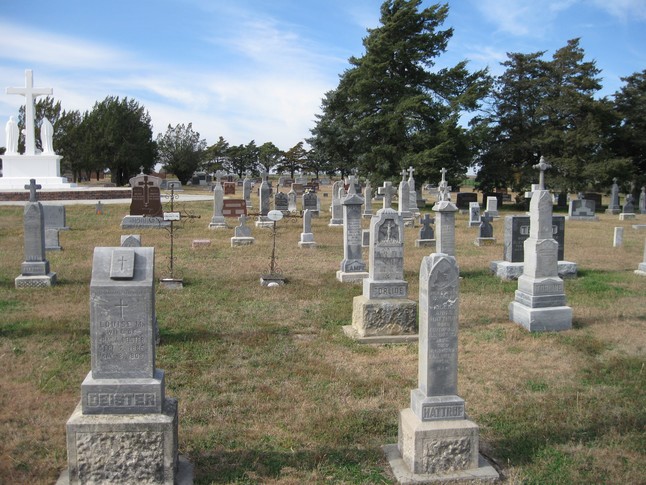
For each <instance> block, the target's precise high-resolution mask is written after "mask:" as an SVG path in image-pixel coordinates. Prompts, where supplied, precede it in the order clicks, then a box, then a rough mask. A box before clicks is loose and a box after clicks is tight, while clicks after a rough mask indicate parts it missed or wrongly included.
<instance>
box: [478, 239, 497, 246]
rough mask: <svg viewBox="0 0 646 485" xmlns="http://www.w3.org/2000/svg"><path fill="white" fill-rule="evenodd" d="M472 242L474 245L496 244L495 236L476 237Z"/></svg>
mask: <svg viewBox="0 0 646 485" xmlns="http://www.w3.org/2000/svg"><path fill="white" fill-rule="evenodd" d="M473 244H475V245H476V246H493V245H494V244H496V238H495V237H477V238H476V240H475V241H473Z"/></svg>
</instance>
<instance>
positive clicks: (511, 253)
mask: <svg viewBox="0 0 646 485" xmlns="http://www.w3.org/2000/svg"><path fill="white" fill-rule="evenodd" d="M528 237H529V216H507V217H505V238H504V239H505V241H504V249H503V251H504V254H503V258H504V260H505V261H509V262H510V263H522V262H523V261H524V258H525V248H524V243H525V240H526V239H527V238H528ZM552 237H553V238H554V239H555V240H556V242H557V243H558V260H559V261H563V260H564V259H565V258H564V246H565V216H552Z"/></svg>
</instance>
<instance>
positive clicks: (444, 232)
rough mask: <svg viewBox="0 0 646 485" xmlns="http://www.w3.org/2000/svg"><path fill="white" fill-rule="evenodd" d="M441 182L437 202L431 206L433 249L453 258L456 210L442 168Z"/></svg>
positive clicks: (444, 171)
mask: <svg viewBox="0 0 646 485" xmlns="http://www.w3.org/2000/svg"><path fill="white" fill-rule="evenodd" d="M441 173H442V181H441V182H440V184H439V192H438V200H437V202H436V203H435V205H434V206H433V210H434V211H435V212H437V215H436V216H435V221H436V222H435V248H436V252H438V253H443V254H448V255H449V256H455V213H456V212H457V211H458V208H457V207H456V206H455V204H453V203H452V202H451V195H450V192H449V187H448V185H447V183H446V180H445V178H444V176H445V175H446V169H445V168H442V170H441Z"/></svg>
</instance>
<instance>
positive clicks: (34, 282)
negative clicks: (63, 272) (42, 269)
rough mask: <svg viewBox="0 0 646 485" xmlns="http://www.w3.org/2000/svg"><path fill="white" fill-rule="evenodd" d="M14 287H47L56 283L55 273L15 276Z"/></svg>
mask: <svg viewBox="0 0 646 485" xmlns="http://www.w3.org/2000/svg"><path fill="white" fill-rule="evenodd" d="M14 282H15V285H16V288H47V287H49V286H54V285H55V284H56V273H51V272H48V273H47V274H44V275H37V276H24V275H20V276H17V277H16V279H15V280H14Z"/></svg>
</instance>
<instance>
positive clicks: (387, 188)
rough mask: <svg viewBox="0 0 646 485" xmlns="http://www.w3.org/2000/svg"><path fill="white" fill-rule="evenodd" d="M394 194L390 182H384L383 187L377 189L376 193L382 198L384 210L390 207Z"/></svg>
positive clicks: (393, 188)
mask: <svg viewBox="0 0 646 485" xmlns="http://www.w3.org/2000/svg"><path fill="white" fill-rule="evenodd" d="M395 192H396V190H395V187H393V184H392V183H391V182H384V186H383V187H379V188H378V189H377V193H378V194H379V195H383V196H384V209H390V208H391V207H392V204H393V195H394V194H395Z"/></svg>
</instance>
